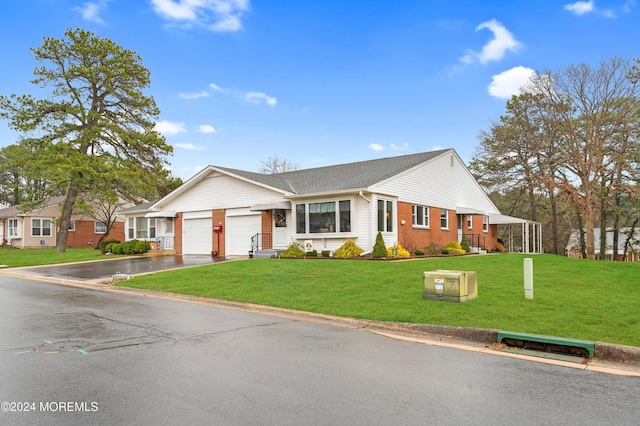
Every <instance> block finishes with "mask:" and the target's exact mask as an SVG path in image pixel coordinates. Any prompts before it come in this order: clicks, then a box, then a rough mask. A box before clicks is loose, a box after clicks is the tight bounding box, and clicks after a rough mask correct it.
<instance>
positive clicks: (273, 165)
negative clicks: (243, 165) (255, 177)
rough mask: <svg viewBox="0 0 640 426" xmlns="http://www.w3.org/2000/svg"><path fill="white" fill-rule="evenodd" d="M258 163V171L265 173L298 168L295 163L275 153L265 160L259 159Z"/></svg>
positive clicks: (282, 171) (290, 170)
mask: <svg viewBox="0 0 640 426" xmlns="http://www.w3.org/2000/svg"><path fill="white" fill-rule="evenodd" d="M260 164H261V166H260V173H265V174H276V173H285V172H292V171H294V170H298V169H299V168H300V166H299V165H298V164H297V163H294V162H291V161H289V160H287V159H286V158H280V157H278V155H277V154H276V155H274V156H273V157H269V158H267V159H266V160H261V161H260Z"/></svg>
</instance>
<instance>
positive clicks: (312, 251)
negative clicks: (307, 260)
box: [305, 250, 318, 257]
mask: <svg viewBox="0 0 640 426" xmlns="http://www.w3.org/2000/svg"><path fill="white" fill-rule="evenodd" d="M305 254H306V255H307V256H314V257H315V256H317V255H318V250H311V251H308V252H306V253H305Z"/></svg>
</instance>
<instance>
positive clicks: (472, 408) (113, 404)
mask: <svg viewBox="0 0 640 426" xmlns="http://www.w3.org/2000/svg"><path fill="white" fill-rule="evenodd" d="M0 312H1V313H2V316H1V317H0V338H1V340H0V402H1V401H6V402H9V403H11V402H13V403H15V404H13V406H11V405H9V408H14V409H22V410H24V409H25V407H28V408H29V409H34V410H35V412H16V411H10V412H0V424H2V425H32V424H65V425H73V424H78V425H86V424H127V425H149V424H157V425H169V424H172V425H173V424H203V425H267V424H268V425H284V424H293V425H303V424H310V425H342V424H349V425H365V424H366V425H396V424H403V425H414V424H415V425H425V424H434V425H462V424H487V425H489V424H491V425H503V424H504V425H506V424H509V425H513V424H517V425H523V424H524V425H529V424H532V425H533V424H536V425H537V424H554V425H556V424H567V425H569V424H571V425H576V424H580V425H600V424H602V425H604V424H607V425H608V424H616V425H625V424H628V425H632V424H633V425H635V424H637V419H638V416H639V415H640V403H639V399H638V395H639V394H640V378H637V377H621V376H615V375H610V374H603V373H597V372H592V371H585V370H579V369H571V368H566V367H559V366H554V365H546V364H541V363H536V362H530V361H525V360H521V359H512V358H506V357H501V356H496V355H488V354H482V353H475V352H469V351H462V350H457V349H451V348H446V347H438V346H429V345H424V344H418V343H412V342H408V341H401V340H395V339H390V338H388V337H384V336H381V335H377V334H374V333H371V332H368V331H364V330H357V329H350V328H341V327H335V326H330V325H326V324H317V323H311V322H304V321H297V320H292V319H287V318H282V317H277V316H269V315H263V314H258V313H254V312H243V311H238V310H231V309H224V308H218V307H212V306H208V305H201V304H196V303H187V302H184V301H178V300H171V299H165V298H154V297H143V296H138V295H133V294H123V293H118V292H105V291H98V290H91V289H84V288H74V287H67V286H63V285H58V284H51V283H43V282H39V281H33V280H27V279H23V278H17V277H9V276H0ZM25 403H27V404H28V405H25ZM5 407H6V405H3V408H5ZM70 409H73V411H72V412H70V411H69V410H70ZM63 410H66V411H63Z"/></svg>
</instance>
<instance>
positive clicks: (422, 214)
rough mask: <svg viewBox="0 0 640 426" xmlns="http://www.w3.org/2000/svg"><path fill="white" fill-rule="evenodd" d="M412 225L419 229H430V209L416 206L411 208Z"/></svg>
mask: <svg viewBox="0 0 640 426" xmlns="http://www.w3.org/2000/svg"><path fill="white" fill-rule="evenodd" d="M411 224H412V225H413V226H418V227H424V228H428V227H429V207H428V206H419V205H416V204H414V205H413V206H412V208H411Z"/></svg>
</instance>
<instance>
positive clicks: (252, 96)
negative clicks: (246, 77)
mask: <svg viewBox="0 0 640 426" xmlns="http://www.w3.org/2000/svg"><path fill="white" fill-rule="evenodd" d="M244 99H245V100H246V101H247V102H251V103H252V104H260V103H262V102H265V103H266V104H267V105H269V106H272V107H274V106H276V104H277V103H278V100H277V99H276V98H274V97H271V96H268V95H267V94H266V93H262V92H247V93H245V95H244Z"/></svg>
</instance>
